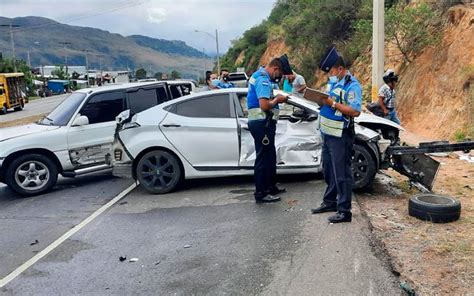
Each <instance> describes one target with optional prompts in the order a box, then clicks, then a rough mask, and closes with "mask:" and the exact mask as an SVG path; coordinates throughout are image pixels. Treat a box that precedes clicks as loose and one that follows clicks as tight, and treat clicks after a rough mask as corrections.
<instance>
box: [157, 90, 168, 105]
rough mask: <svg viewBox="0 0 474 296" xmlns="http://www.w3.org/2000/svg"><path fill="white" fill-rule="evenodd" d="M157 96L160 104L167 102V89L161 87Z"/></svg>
mask: <svg viewBox="0 0 474 296" xmlns="http://www.w3.org/2000/svg"><path fill="white" fill-rule="evenodd" d="M156 94H157V95H158V104H161V103H164V102H167V101H168V100H169V99H168V93H167V92H166V88H165V87H164V86H160V87H158V88H157V89H156Z"/></svg>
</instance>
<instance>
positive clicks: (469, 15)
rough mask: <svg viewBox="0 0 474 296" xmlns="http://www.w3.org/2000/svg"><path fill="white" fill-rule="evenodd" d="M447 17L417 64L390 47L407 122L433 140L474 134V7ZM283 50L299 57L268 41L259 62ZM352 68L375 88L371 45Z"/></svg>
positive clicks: (320, 78) (318, 78) (389, 64)
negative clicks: (437, 38) (437, 40)
mask: <svg viewBox="0 0 474 296" xmlns="http://www.w3.org/2000/svg"><path fill="white" fill-rule="evenodd" d="M443 19H444V20H445V23H446V24H445V27H444V29H443V31H442V33H441V34H442V38H441V42H440V43H439V44H438V45H437V46H434V47H429V48H426V49H425V50H423V52H422V53H421V54H419V55H418V56H417V57H414V59H413V62H412V63H409V64H406V63H404V60H403V56H402V55H401V54H400V52H399V51H398V49H397V48H396V46H395V44H394V43H393V42H389V41H387V42H386V45H385V55H386V59H385V65H386V67H385V68H387V69H388V68H393V69H395V70H396V71H397V72H399V73H400V77H401V79H400V84H399V85H398V88H397V92H398V94H397V98H398V111H399V115H400V118H401V120H402V123H403V126H404V127H406V128H407V129H408V130H410V131H412V132H415V133H417V134H419V135H422V136H425V137H428V138H432V139H453V137H454V135H455V134H456V132H463V133H464V134H469V133H474V54H473V53H474V38H473V37H472V36H474V5H472V4H466V5H457V6H454V7H452V8H451V9H449V10H448V11H447V12H446V13H445V14H444V15H443ZM283 53H289V55H290V59H291V60H292V62H295V61H297V58H296V57H294V56H292V55H295V53H294V52H291V49H290V48H289V47H288V46H287V45H286V44H285V42H284V41H283V40H281V39H276V40H274V39H269V42H268V46H267V49H266V51H265V53H264V54H263V55H262V57H261V59H260V64H262V65H263V64H265V63H267V62H269V61H270V59H271V58H272V57H276V56H279V55H281V54H283ZM316 67H317V65H315V68H316ZM351 70H352V72H353V73H354V74H355V75H356V77H357V78H358V79H359V80H360V82H361V83H362V85H363V88H364V91H365V92H370V87H371V49H370V47H369V48H368V49H367V51H366V52H365V53H363V54H362V55H361V57H359V58H358V59H357V60H356V61H354V64H353V66H352V69H351ZM314 78H315V82H314V86H319V85H321V84H322V83H323V82H325V81H326V79H327V78H326V77H325V75H323V73H322V72H320V71H319V70H316V71H315V77H314Z"/></svg>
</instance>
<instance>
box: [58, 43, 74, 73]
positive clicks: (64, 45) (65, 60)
mask: <svg viewBox="0 0 474 296" xmlns="http://www.w3.org/2000/svg"><path fill="white" fill-rule="evenodd" d="M59 44H62V45H63V48H64V67H66V75H68V69H67V49H66V46H67V45H71V44H72V43H71V42H67V41H61V42H59Z"/></svg>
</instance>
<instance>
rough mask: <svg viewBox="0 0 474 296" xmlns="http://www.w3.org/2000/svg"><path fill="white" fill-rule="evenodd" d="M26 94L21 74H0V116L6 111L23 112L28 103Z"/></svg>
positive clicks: (23, 76)
mask: <svg viewBox="0 0 474 296" xmlns="http://www.w3.org/2000/svg"><path fill="white" fill-rule="evenodd" d="M26 93H27V91H26V82H25V75H24V74H23V73H0V114H5V113H7V111H8V109H14V110H15V111H20V110H23V108H24V107H25V103H26V102H27V101H28V99H27V97H26Z"/></svg>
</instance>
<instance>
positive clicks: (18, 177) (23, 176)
mask: <svg viewBox="0 0 474 296" xmlns="http://www.w3.org/2000/svg"><path fill="white" fill-rule="evenodd" d="M57 180H58V168H57V166H56V164H55V163H54V162H53V161H52V160H51V159H50V158H49V157H47V156H44V155H42V154H25V155H21V156H20V157H18V158H15V159H14V160H13V161H12V162H11V163H10V165H8V168H7V169H6V173H5V182H6V183H7V185H8V186H9V187H10V188H11V189H12V190H13V191H15V192H16V193H18V194H20V195H24V196H33V195H39V194H42V193H45V192H47V191H49V190H50V189H51V188H53V186H54V185H55V184H56V181H57Z"/></svg>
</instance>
